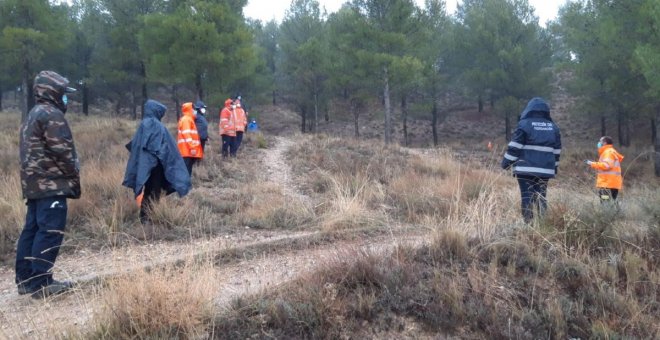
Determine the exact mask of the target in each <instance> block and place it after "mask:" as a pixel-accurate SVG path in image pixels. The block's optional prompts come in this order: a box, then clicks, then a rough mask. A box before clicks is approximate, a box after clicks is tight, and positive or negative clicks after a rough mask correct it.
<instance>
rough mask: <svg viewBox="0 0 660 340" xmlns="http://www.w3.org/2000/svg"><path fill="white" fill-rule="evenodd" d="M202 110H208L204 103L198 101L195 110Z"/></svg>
mask: <svg viewBox="0 0 660 340" xmlns="http://www.w3.org/2000/svg"><path fill="white" fill-rule="evenodd" d="M201 108H206V104H204V102H203V101H201V100H198V101H197V102H196V103H195V106H194V109H195V110H199V109H201Z"/></svg>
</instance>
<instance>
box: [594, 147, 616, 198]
mask: <svg viewBox="0 0 660 340" xmlns="http://www.w3.org/2000/svg"><path fill="white" fill-rule="evenodd" d="M598 155H599V158H598V162H593V163H591V167H592V168H593V169H595V170H596V173H597V175H596V188H605V189H618V190H621V188H622V187H623V176H622V175H621V162H622V161H623V155H622V154H620V153H619V152H617V151H616V150H615V149H614V147H613V146H612V145H603V146H602V147H601V148H600V149H598Z"/></svg>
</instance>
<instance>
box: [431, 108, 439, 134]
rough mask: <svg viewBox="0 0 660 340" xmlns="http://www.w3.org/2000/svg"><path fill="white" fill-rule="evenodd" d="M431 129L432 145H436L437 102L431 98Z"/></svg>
mask: <svg viewBox="0 0 660 340" xmlns="http://www.w3.org/2000/svg"><path fill="white" fill-rule="evenodd" d="M431 116H432V120H433V121H432V122H431V129H432V130H433V146H438V102H437V101H436V100H435V98H433V108H432V109H431Z"/></svg>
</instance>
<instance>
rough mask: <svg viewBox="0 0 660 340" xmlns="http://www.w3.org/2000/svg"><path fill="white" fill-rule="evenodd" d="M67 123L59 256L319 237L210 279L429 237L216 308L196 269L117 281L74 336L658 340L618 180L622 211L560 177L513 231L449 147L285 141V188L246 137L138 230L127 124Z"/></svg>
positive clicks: (511, 194) (514, 203) (496, 201)
mask: <svg viewBox="0 0 660 340" xmlns="http://www.w3.org/2000/svg"><path fill="white" fill-rule="evenodd" d="M2 119H6V120H7V121H6V122H5V121H3V122H2V123H3V124H2V128H3V131H2V132H3V134H0V135H2V136H3V138H9V139H11V138H15V140H17V138H18V137H17V136H16V132H15V129H11V128H9V127H7V125H8V124H10V123H11V124H13V122H14V121H13V120H11V119H9V118H7V117H4V116H3V117H2ZM4 123H6V124H4ZM72 126H73V128H74V135H75V137H76V143H77V145H78V146H79V148H80V149H81V156H82V157H83V159H82V162H83V192H84V196H83V199H81V200H78V201H72V204H71V208H70V209H71V210H70V224H69V225H70V228H69V230H70V235H69V237H68V238H67V240H68V241H67V242H68V243H67V247H69V248H71V247H92V248H95V247H99V246H112V247H118V246H125V245H127V244H130V242H131V241H132V240H136V239H138V240H157V239H158V240H169V239H182V238H189V239H191V240H193V239H198V238H203V237H205V236H209V235H218V234H221V233H223V232H227V233H231V232H234V231H235V230H238V229H243V228H245V227H248V228H249V229H250V230H255V229H256V230H264V229H265V230H268V231H273V230H283V231H285V230H298V231H310V232H312V231H322V234H319V235H318V236H314V237H310V238H309V239H305V240H300V241H297V240H279V241H273V242H272V243H270V244H268V245H262V246H259V247H254V248H250V249H247V250H243V251H240V250H235V249H233V248H230V249H227V250H226V251H225V252H222V253H218V254H216V256H215V257H214V259H213V261H212V262H213V263H212V264H207V265H209V266H222V265H226V264H227V263H238V262H240V261H246V262H248V263H249V261H251V260H253V259H254V258H259V257H267V256H268V255H269V254H275V253H278V252H282V251H286V249H289V251H292V250H300V251H304V250H305V249H312V248H314V247H317V246H318V245H321V244H323V245H328V244H333V243H334V242H342V241H346V240H347V239H349V238H350V237H355V238H364V239H368V238H369V237H372V236H373V235H370V234H369V233H370V232H371V231H374V235H376V234H377V235H379V236H382V235H383V234H386V233H390V232H391V230H392V229H393V228H394V226H402V227H401V228H402V230H405V228H409V229H415V230H416V232H417V233H420V230H421V231H423V232H424V233H428V236H427V237H425V239H426V241H425V242H424V243H423V244H422V245H419V244H416V245H406V244H403V245H400V246H398V247H396V248H395V249H394V250H387V251H385V250H368V249H366V248H364V247H357V246H356V247H355V248H354V249H353V250H343V251H340V252H338V253H337V254H336V255H335V256H334V258H333V259H332V260H331V261H329V262H327V263H319V265H318V270H316V271H313V272H310V273H305V274H303V275H301V276H300V277H298V278H297V279H295V280H293V281H291V282H288V283H286V284H285V285H283V286H280V287H278V288H275V289H269V290H266V291H263V292H261V293H259V294H256V295H248V296H243V297H240V298H238V299H236V300H234V301H232V303H231V306H230V307H229V308H228V309H227V310H217V309H216V307H217V305H216V304H215V302H214V298H215V297H216V296H217V295H218V294H222V292H218V291H217V290H216V288H214V286H213V280H214V278H213V276H212V275H211V276H209V274H208V273H212V272H213V271H212V269H209V268H206V269H205V268H203V267H194V266H188V267H183V268H181V267H177V268H176V269H166V270H155V271H152V272H138V273H134V274H130V275H128V276H121V277H119V278H117V279H116V280H111V282H110V284H109V285H108V287H104V288H102V289H100V293H99V294H100V295H99V296H98V297H97V299H98V301H100V302H101V306H102V308H100V312H99V313H98V314H96V316H95V318H94V319H93V320H92V324H91V326H90V327H89V329H85V330H84V331H83V332H82V333H80V334H85V337H93V338H138V339H143V338H163V337H166V338H199V337H211V338H271V337H275V338H355V337H360V338H379V337H384V336H385V334H387V337H392V336H393V337H396V335H397V334H401V332H403V331H404V330H405V331H406V332H409V331H410V329H414V330H415V331H414V333H413V335H412V336H421V335H428V336H430V337H434V336H457V337H461V338H658V337H660V326H658V324H657V315H658V314H660V298H659V296H658V294H659V292H660V269H659V268H660V266H659V265H660V246H658V245H659V244H660V208H659V207H660V194H658V191H657V190H656V189H655V188H648V187H646V186H642V185H637V184H635V183H632V182H631V183H630V185H629V186H628V187H627V188H626V191H625V192H624V196H623V198H622V201H621V206H620V207H618V208H616V207H604V206H601V205H600V204H598V203H597V198H596V196H594V195H592V190H593V188H592V185H593V183H592V177H591V175H590V174H588V173H585V174H581V173H580V170H579V169H577V168H576V169H573V170H570V168H569V170H568V171H569V173H570V174H571V176H572V179H571V180H570V181H553V182H551V188H550V194H549V195H550V196H549V201H550V206H549V210H548V212H547V214H546V217H545V218H544V219H541V220H538V221H536V222H535V223H534V224H533V225H531V226H526V225H524V224H523V223H521V221H520V217H519V211H518V209H519V208H518V206H519V197H518V195H519V194H518V191H517V187H516V185H515V182H514V180H513V179H511V178H510V177H509V176H507V174H506V173H504V172H501V171H493V169H492V167H493V166H492V165H489V164H485V165H483V166H474V165H472V164H466V163H465V162H463V161H458V160H456V159H455V156H454V154H453V152H452V151H451V150H450V149H434V150H431V151H428V152H424V153H421V152H414V151H411V150H408V149H404V148H400V147H397V146H384V145H382V144H380V143H376V142H373V141H355V140H347V139H338V138H332V137H327V136H298V137H297V143H296V144H295V145H294V146H293V147H292V148H291V149H290V150H289V151H288V152H287V153H285V154H284V155H283V158H282V160H283V161H285V162H286V164H287V165H288V166H290V167H291V169H292V179H291V181H290V182H289V183H282V182H281V181H279V180H277V179H276V178H274V177H273V176H271V174H269V173H268V172H267V171H266V168H265V166H266V164H262V158H263V155H264V153H266V152H269V150H268V149H263V147H272V146H273V145H274V143H273V141H272V140H269V139H268V138H264V137H263V136H260V137H257V136H255V138H254V139H252V140H248V142H247V143H246V145H245V148H244V150H243V153H242V155H240V156H239V158H238V159H234V160H231V161H223V160H222V159H221V158H220V157H219V156H218V155H217V146H216V145H212V146H211V150H213V148H215V150H213V151H212V152H209V153H208V157H207V158H206V159H205V160H204V162H202V163H201V164H199V165H198V166H197V167H196V168H195V170H194V181H193V185H194V187H195V190H194V191H193V192H192V193H191V194H190V195H189V196H188V197H186V198H184V199H178V198H176V197H167V198H166V199H164V200H162V201H161V202H160V203H159V204H158V205H156V207H155V212H154V223H153V224H151V225H149V226H146V227H142V226H140V225H139V223H138V222H137V207H136V206H135V203H134V201H133V199H132V195H131V193H130V191H129V190H128V189H126V188H123V187H121V186H120V183H121V179H122V176H123V171H124V168H123V167H124V166H125V162H126V157H127V153H126V151H125V149H124V148H123V144H125V142H124V141H128V139H129V138H130V136H131V135H132V133H133V130H134V123H133V122H126V121H118V122H117V121H115V120H113V121H112V123H111V122H110V121H109V120H104V119H101V118H92V119H89V120H84V121H83V120H78V119H74V120H73V122H72ZM113 129H114V131H113V132H108V131H110V130H113ZM5 130H6V131H5ZM6 136H8V137H6ZM15 140H14V139H13V140H12V141H13V142H12V143H8V144H7V145H12V147H11V148H10V149H12V148H13V149H12V150H10V151H5V150H3V151H2V153H0V157H6V158H7V159H6V161H7V163H8V164H9V165H6V167H7V171H5V172H2V173H1V174H0V175H1V176H2V177H1V179H2V180H5V182H6V190H5V192H6V195H5V196H4V197H3V198H2V201H0V212H2V213H3V214H4V216H6V218H5V219H4V220H3V221H2V222H1V223H3V224H2V225H1V226H0V254H5V255H7V254H9V253H10V252H11V251H12V250H13V242H15V239H16V237H17V234H18V231H19V230H20V227H21V225H22V219H23V217H24V210H23V209H24V208H23V206H22V204H23V202H22V200H21V198H20V184H19V183H18V174H17V173H15V172H16V171H15V169H16V168H17V166H18V164H17V160H16V159H12V158H10V157H9V156H10V155H15V154H17V150H16V149H15V148H16V143H15ZM92 148H96V149H92ZM93 150H105V151H104V153H103V154H102V155H101V154H98V153H97V152H94V151H93ZM214 151H215V152H214ZM271 151H272V150H271ZM587 154H589V152H587V151H577V152H576V153H575V154H574V155H572V154H571V155H569V157H568V159H572V158H575V159H580V158H583V157H586V155H587ZM117 164H121V166H117ZM280 170H281V169H280ZM561 174H562V173H561V172H560V176H562V175H561ZM291 183H294V185H292V184H291ZM287 185H289V186H290V187H285V186H287ZM298 191H300V192H298ZM351 235H353V236H351ZM411 325H413V327H412V328H411ZM408 334H410V333H408Z"/></svg>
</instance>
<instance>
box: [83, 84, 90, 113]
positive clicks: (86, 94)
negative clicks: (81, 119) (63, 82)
mask: <svg viewBox="0 0 660 340" xmlns="http://www.w3.org/2000/svg"><path fill="white" fill-rule="evenodd" d="M82 111H83V114H85V116H89V87H87V82H86V81H83V83H82Z"/></svg>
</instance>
